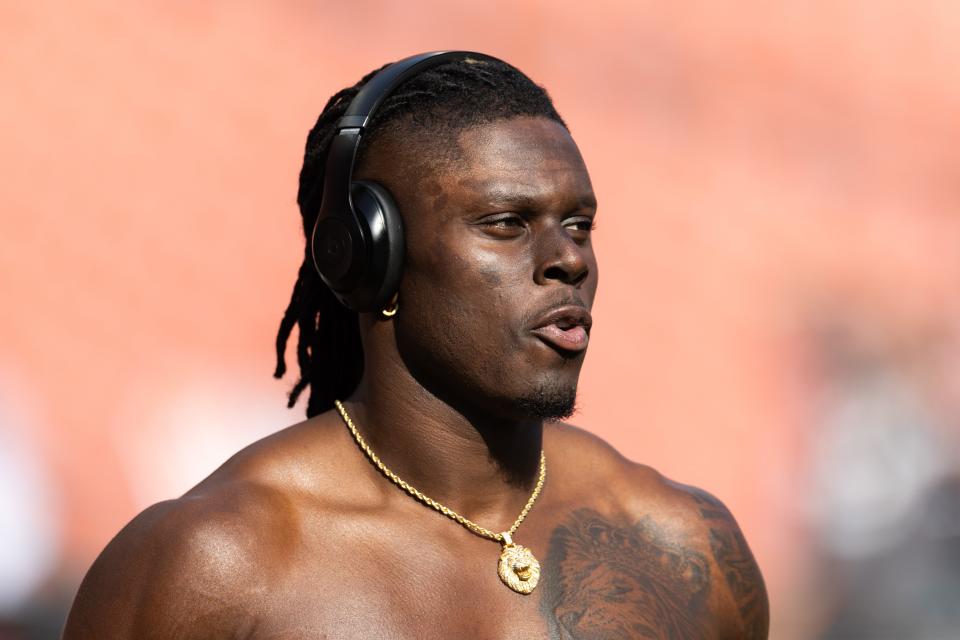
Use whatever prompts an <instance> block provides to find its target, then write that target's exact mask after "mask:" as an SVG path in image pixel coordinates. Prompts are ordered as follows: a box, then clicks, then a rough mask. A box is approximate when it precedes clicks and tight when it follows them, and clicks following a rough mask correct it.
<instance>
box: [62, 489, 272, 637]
mask: <svg viewBox="0 0 960 640" xmlns="http://www.w3.org/2000/svg"><path fill="white" fill-rule="evenodd" d="M211 507H212V505H210V504H209V503H207V502H205V501H204V500H198V499H186V498H181V499H180V500H176V501H170V502H164V503H160V504H157V505H154V506H152V507H150V508H149V509H147V510H146V511H144V512H143V513H141V514H140V515H139V516H137V517H136V518H135V519H134V520H133V521H132V522H131V523H130V524H129V525H127V526H126V527H125V528H124V529H123V530H122V531H121V532H120V533H119V534H118V535H117V536H116V537H115V538H114V539H113V540H112V541H111V542H110V544H109V545H108V546H107V548H106V549H104V551H103V552H102V553H101V554H100V556H99V557H98V558H97V560H96V561H95V562H94V564H93V566H92V567H91V568H90V571H89V572H88V573H87V575H86V577H85V578H84V580H83V583H82V584H81V586H80V591H79V592H78V594H77V597H76V599H75V600H74V603H73V607H72V608H71V610H70V614H69V616H68V618H67V623H66V627H65V629H64V634H63V639H64V640H94V639H96V640H121V639H124V640H125V639H131V640H132V639H134V638H136V639H137V640H147V639H151V638H157V639H159V638H165V639H174V638H175V639H180V638H184V639H189V638H197V639H200V638H204V639H214V638H225V637H235V636H239V637H242V634H243V633H244V631H245V630H246V631H249V630H250V629H251V628H252V626H253V624H254V622H255V620H256V610H255V606H254V604H253V603H254V602H255V600H254V599H253V598H251V597H250V594H251V591H252V589H251V585H255V584H257V581H256V580H254V576H255V571H254V570H253V569H254V567H255V566H256V564H257V552H256V549H255V546H256V543H255V539H254V537H253V533H255V532H253V531H251V529H250V527H249V526H248V525H245V524H244V523H243V522H238V518H237V516H236V512H233V513H231V512H229V511H221V510H218V509H212V508H211Z"/></svg>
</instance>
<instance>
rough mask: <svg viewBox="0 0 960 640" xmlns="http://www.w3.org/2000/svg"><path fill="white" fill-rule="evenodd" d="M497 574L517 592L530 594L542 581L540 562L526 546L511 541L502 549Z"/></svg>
mask: <svg viewBox="0 0 960 640" xmlns="http://www.w3.org/2000/svg"><path fill="white" fill-rule="evenodd" d="M497 574H498V575H499V576H500V579H501V580H502V581H503V584H505V585H507V586H508V587H510V588H511V589H513V590H514V591H516V592H517V593H522V594H523V595H527V594H529V593H530V592H531V591H533V590H534V589H535V588H536V587H537V582H539V581H540V563H539V562H538V561H537V559H536V558H535V557H534V556H533V553H531V552H530V549H527V548H526V547H524V546H522V545H519V544H515V543H513V542H510V543H509V544H505V545H504V546H503V549H502V550H501V551H500V564H499V565H498V566H497Z"/></svg>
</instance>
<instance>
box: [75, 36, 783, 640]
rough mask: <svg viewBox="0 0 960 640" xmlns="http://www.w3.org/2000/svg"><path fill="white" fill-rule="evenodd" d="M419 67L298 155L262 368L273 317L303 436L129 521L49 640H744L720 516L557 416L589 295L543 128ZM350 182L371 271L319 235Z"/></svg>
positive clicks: (586, 250) (580, 222) (751, 586)
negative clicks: (293, 278)
mask: <svg viewBox="0 0 960 640" xmlns="http://www.w3.org/2000/svg"><path fill="white" fill-rule="evenodd" d="M428 58H429V57H425V58H422V59H418V60H417V61H412V62H411V61H409V60H408V61H406V62H405V63H404V64H405V65H406V66H405V67H404V69H405V73H404V74H402V77H401V76H399V75H397V74H396V73H395V74H394V75H395V76H396V77H393V78H392V79H391V78H387V79H384V78H386V76H387V75H389V73H393V72H389V70H388V71H385V72H383V73H381V74H380V75H378V76H375V77H374V78H373V79H372V80H371V76H372V75H373V74H371V75H370V76H367V77H366V78H364V79H363V80H361V82H360V83H358V85H357V86H355V87H352V88H350V89H346V90H344V91H342V92H340V93H338V94H337V95H335V96H334V97H333V98H332V99H331V100H330V102H329V103H328V104H327V106H326V108H325V109H324V111H323V113H322V114H321V116H320V119H319V120H318V122H317V125H316V127H315V128H314V130H313V131H312V132H311V133H310V136H309V137H308V140H307V150H306V156H305V160H304V167H303V170H302V172H301V176H300V191H299V194H298V203H299V205H300V209H301V214H302V216H303V223H304V230H305V232H306V237H307V242H306V251H305V258H304V263H303V266H302V267H301V269H300V275H299V278H298V280H297V286H296V288H295V290H294V294H293V298H292V300H291V303H290V307H289V308H288V310H287V313H286V314H285V316H284V319H283V323H282V325H281V330H280V336H279V337H278V341H277V342H278V346H277V348H278V353H279V365H278V370H277V374H278V375H282V374H283V371H284V366H283V356H282V354H283V349H284V345H285V344H286V339H287V337H288V336H289V334H290V332H291V330H292V328H293V326H294V325H298V326H299V345H298V350H297V351H298V360H299V364H300V370H301V380H300V381H299V382H298V383H297V385H296V386H295V387H294V390H293V392H292V393H291V397H290V403H291V404H293V402H295V401H296V398H297V395H299V393H300V391H302V390H304V389H305V388H306V387H310V400H309V403H308V410H307V415H308V419H307V420H306V421H305V422H301V423H300V424H296V425H294V426H292V427H289V428H287V429H284V430H282V431H280V432H278V433H276V434H274V435H272V436H270V437H267V438H265V439H263V440H261V441H259V442H257V443H255V444H253V445H251V446H249V447H247V448H246V449H244V450H243V451H241V452H240V453H238V454H237V455H235V456H234V457H233V458H231V459H230V460H229V461H228V462H227V463H225V464H224V465H223V466H222V467H221V468H220V469H218V470H216V471H215V472H214V473H213V474H212V475H211V476H210V477H208V478H207V479H206V480H204V481H203V482H201V483H200V484H199V485H197V486H196V487H195V488H194V489H192V490H191V491H189V492H188V493H187V494H186V495H184V496H183V497H181V498H179V499H177V500H170V501H167V502H162V503H160V504H157V505H154V506H152V507H150V508H149V509H147V510H146V511H144V512H143V513H141V514H140V515H138V516H137V517H136V518H135V519H134V520H133V521H132V522H131V523H130V524H129V525H128V526H127V527H126V528H124V529H123V531H121V532H120V533H119V534H118V535H117V537H116V538H114V540H113V541H112V542H110V544H109V545H108V546H107V548H106V549H105V550H104V551H103V553H102V554H101V555H100V557H99V558H98V559H97V561H96V562H95V563H94V565H93V567H92V568H91V569H90V571H89V573H88V574H87V577H86V579H85V580H84V582H83V585H82V586H81V588H80V592H79V594H78V595H77V598H76V601H75V603H74V606H73V609H72V611H71V613H70V616H69V619H68V621H67V626H66V631H65V636H64V637H65V638H66V639H67V640H81V639H84V640H86V639H91V640H92V639H96V640H111V639H121V638H123V639H136V640H148V639H153V638H157V639H161V638H163V639H168V638H177V639H179V638H196V639H204V640H209V639H215V638H274V639H280V638H283V639H289V640H294V639H297V640H299V639H307V638H311V639H312V638H363V639H379V638H384V639H398V638H410V639H418V640H424V639H432V638H469V639H473V638H477V639H481V638H482V639H486V638H489V639H501V638H503V639H506V638H511V639H514V638H552V639H561V638H562V639H586V638H591V639H592V638H604V639H607V638H670V639H697V640H701V639H709V638H750V639H755V638H766V635H767V625H768V605H767V599H766V594H765V591H764V586H763V580H762V578H761V576H760V572H759V570H758V568H757V565H756V563H755V561H754V559H753V556H752V555H751V553H750V551H749V549H748V547H747V544H746V542H745V541H744V538H743V536H742V535H741V533H740V530H739V528H738V527H737V525H736V523H735V521H734V519H733V517H732V516H731V515H730V513H729V512H728V511H727V509H726V508H724V506H723V504H722V503H720V502H719V501H718V500H717V499H716V498H713V497H712V496H710V495H709V494H707V493H705V492H703V491H700V490H698V489H695V488H692V487H689V486H684V485H681V484H677V483H675V482H672V481H670V480H667V479H666V478H664V477H663V476H661V475H660V474H659V473H657V472H656V471H654V470H653V469H650V468H649V467H646V466H643V465H640V464H635V463H633V462H630V461H629V460H626V459H625V458H623V457H622V456H620V455H619V454H618V453H617V452H616V451H615V450H613V449H612V448H611V447H610V446H609V445H607V444H606V443H604V442H602V441H601V440H599V439H598V438H596V437H595V436H592V435H590V434H589V433H586V432H584V431H581V430H580V429H577V428H576V427H573V426H570V425H568V424H564V423H562V422H559V420H560V419H562V418H565V417H567V416H569V415H570V414H571V412H572V410H573V406H574V400H575V396H576V388H577V379H578V377H579V373H580V367H581V364H582V363H583V358H584V354H585V349H586V346H587V342H588V339H589V338H588V334H589V332H590V325H591V318H590V313H589V309H590V307H591V305H592V303H593V299H594V293H595V291H596V287H597V263H596V258H595V256H594V252H593V248H592V246H591V240H590V235H591V229H592V228H593V224H594V216H595V214H596V199H595V197H594V193H593V189H592V187H591V185H590V178H589V176H588V174H587V169H586V167H585V166H584V163H583V160H582V158H581V157H580V153H579V151H578V150H577V146H576V145H575V144H574V142H573V139H572V138H571V137H570V133H569V131H568V130H567V128H566V125H565V124H564V123H563V121H562V120H561V118H560V116H559V115H558V114H557V112H556V111H555V110H554V108H553V105H552V103H551V101H550V99H549V97H548V96H547V94H546V93H545V92H544V91H543V89H541V88H540V87H538V86H537V85H535V84H534V83H533V82H531V81H530V80H529V79H528V78H527V77H526V76H524V75H523V74H522V73H520V72H519V71H517V70H516V69H514V68H513V67H510V66H509V65H506V64H504V63H502V62H500V61H497V60H494V59H492V58H487V57H485V56H480V55H477V54H470V55H467V54H462V53H461V54H446V55H444V56H439V57H435V58H429V59H428ZM417 65H418V66H417ZM399 68H400V67H393V69H394V71H397V69H399ZM385 74H386V75H385ZM367 84H369V85H370V86H371V87H372V86H374V85H375V84H379V85H382V86H379V88H377V89H376V91H373V90H371V91H372V93H369V92H368V94H367V95H365V96H364V94H361V97H362V100H361V98H357V100H354V98H355V97H356V96H357V94H358V89H359V87H361V86H365V85H367ZM376 93H379V95H374V96H373V97H371V95H373V94H376ZM358 100H359V101H361V102H363V101H366V102H367V105H366V106H363V105H360V106H358V105H357V104H356V102H357V101H358ZM351 102H353V103H354V104H351ZM371 103H376V104H373V106H372V107H371V106H370V105H371ZM348 108H349V109H350V110H349V111H348ZM364 110H366V111H372V115H370V117H369V120H368V119H367V118H366V117H365V116H366V115H368V114H366V113H364ZM358 111H359V112H360V115H358V114H357V112H358ZM345 114H346V117H344V116H345ZM364 127H365V128H364ZM361 128H362V131H361ZM361 133H362V134H363V135H362V140H363V143H362V144H360V143H359V139H360V134H361ZM358 147H359V151H357V148H358ZM331 149H333V151H331ZM354 152H356V153H357V155H356V157H354ZM328 157H329V158H331V159H330V160H329V161H328ZM351 172H352V173H351ZM351 180H353V181H371V182H373V181H375V182H376V183H377V185H379V186H376V185H370V184H369V182H368V183H364V184H365V186H361V187H355V188H354V190H353V191H352V194H353V206H354V208H356V209H358V210H360V209H362V210H363V211H364V212H370V211H372V212H373V213H362V214H359V215H361V217H363V216H373V217H374V218H376V216H380V215H382V216H384V218H383V221H384V222H383V224H384V225H385V226H386V227H388V228H387V229H383V228H381V229H379V230H377V229H375V230H373V231H370V230H367V231H368V235H375V234H376V233H386V234H389V233H392V232H394V231H396V232H397V233H401V234H403V235H401V236H399V238H400V240H399V244H398V240H397V237H394V236H391V237H390V238H388V239H384V242H385V244H383V245H382V246H381V245H377V246H376V247H374V248H372V249H370V250H369V251H371V252H373V253H374V254H377V252H379V251H381V250H383V251H387V252H388V253H389V252H392V253H389V255H385V256H380V257H376V256H375V257H373V258H369V257H368V255H370V254H368V253H367V251H368V250H367V249H363V248H362V247H360V248H359V249H358V247H359V245H352V244H350V243H351V242H354V240H352V239H351V237H350V236H347V235H344V233H346V232H344V231H343V230H342V229H339V228H336V227H337V225H339V224H348V225H349V223H350V220H352V219H353V218H352V216H353V214H352V213H351V211H350V209H349V207H350V206H351V205H350V204H349V202H348V201H347V199H346V196H345V195H344V194H345V193H346V192H347V185H349V184H352V183H351ZM386 191H389V193H388V194H387V195H383V194H384V193H386ZM391 196H392V199H393V201H394V204H391V203H390V202H388V200H387V199H389V198H390V197H391ZM338 207H339V208H340V209H339V211H340V213H338V209H337V208H338ZM391 207H395V208H396V209H397V210H398V211H399V212H400V213H397V212H396V211H393V210H391V211H388V212H386V213H380V212H381V211H382V210H385V209H391ZM344 208H346V217H343V215H341V214H342V212H343V210H344ZM388 214H389V215H388ZM400 214H402V227H400V224H401V223H398V222H397V221H396V220H393V217H392V216H395V215H396V216H399V215H400ZM318 216H319V217H320V219H321V221H322V222H321V225H320V226H319V227H318V231H317V234H316V238H314V239H315V240H316V242H315V243H311V237H312V236H313V235H314V233H313V229H314V226H315V222H316V220H317V218H318ZM338 216H339V217H338ZM330 220H334V221H333V222H330ZM344 220H346V221H347V222H346V223H344ZM324 221H325V222H324ZM371 224H373V226H377V223H376V222H374V223H371ZM324 225H326V226H324ZM391 225H395V226H397V227H400V228H392V227H391ZM378 237H379V236H378ZM381 239H383V238H381ZM312 247H313V249H312ZM383 247H387V248H386V249H384V248H383ZM404 247H405V255H404V254H403V251H404ZM314 249H315V251H314ZM377 255H379V254H377ZM365 261H366V262H365ZM315 262H316V265H315ZM357 264H359V265H360V266H359V267H358V266H356V265H357ZM352 269H353V270H354V271H351V270H352ZM318 270H320V271H322V272H323V276H322V278H321V276H320V275H318ZM371 273H374V276H370V274H371ZM357 274H360V275H359V276H357ZM397 282H398V283H399V284H397ZM328 285H329V286H328ZM331 288H332V289H335V290H336V293H333V292H332V290H331ZM395 289H398V292H397V291H394V290H395ZM394 293H397V295H396V296H394V295H393V294H394ZM341 302H346V304H348V305H350V306H351V307H352V308H353V309H358V310H359V312H354V311H351V310H350V309H348V308H347V307H346V306H344V305H342V304H340V303H341ZM336 398H343V399H344V403H343V405H342V411H341V410H340V409H339V408H337V407H335V403H334V400H335V399H336ZM348 423H352V425H353V427H354V429H355V431H356V434H354V433H353V432H352V431H351V430H350V429H348V427H347V426H346V425H347V424H348ZM361 441H362V442H364V443H365V444H364V445H360V442H361ZM364 449H366V451H365V450H364ZM541 451H542V454H543V455H542V456H541ZM373 456H377V457H378V458H377V459H378V460H379V461H380V465H383V469H378V468H377V466H376V465H375V463H374V460H373ZM401 483H406V485H407V487H415V488H416V490H419V491H420V492H422V493H421V496H429V499H427V498H422V499H417V498H414V497H413V496H412V495H411V493H409V492H408V490H407V489H405V488H403V487H402V486H401ZM430 500H432V501H433V505H432V506H431V505H428V504H426V502H429V501H430ZM444 510H446V513H444V512H443V511H444ZM524 513H525V517H523V515H524ZM518 516H519V517H518ZM463 518H468V519H469V521H467V520H462V519H463ZM458 519H461V520H462V521H458ZM473 523H476V524H473ZM504 532H506V533H504Z"/></svg>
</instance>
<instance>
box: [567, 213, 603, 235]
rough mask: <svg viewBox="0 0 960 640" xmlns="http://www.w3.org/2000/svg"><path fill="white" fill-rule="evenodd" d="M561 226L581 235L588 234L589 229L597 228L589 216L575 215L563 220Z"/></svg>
mask: <svg viewBox="0 0 960 640" xmlns="http://www.w3.org/2000/svg"><path fill="white" fill-rule="evenodd" d="M563 226H564V227H566V228H567V229H568V230H569V231H571V232H573V233H576V234H578V235H581V236H586V235H589V234H590V232H591V231H593V230H594V229H596V228H597V225H596V223H595V222H594V220H593V218H591V217H590V216H575V217H573V218H567V219H566V220H564V221H563Z"/></svg>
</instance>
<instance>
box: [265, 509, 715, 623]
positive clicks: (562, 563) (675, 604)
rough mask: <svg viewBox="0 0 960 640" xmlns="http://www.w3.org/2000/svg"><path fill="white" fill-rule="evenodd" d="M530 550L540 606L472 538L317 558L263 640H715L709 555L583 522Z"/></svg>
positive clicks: (402, 540)
mask: <svg viewBox="0 0 960 640" xmlns="http://www.w3.org/2000/svg"><path fill="white" fill-rule="evenodd" d="M581 515H582V517H581V518H580V519H573V520H570V521H569V522H568V523H567V524H566V525H558V526H554V527H549V528H542V529H539V530H538V529H533V528H531V530H530V531H529V532H528V534H527V536H525V537H523V539H518V543H521V544H525V545H527V546H529V547H530V549H531V551H532V552H533V553H534V555H535V556H536V557H537V558H538V560H539V562H540V565H541V575H540V581H539V584H538V586H537V587H536V589H534V590H533V592H532V593H530V594H529V595H521V594H519V593H516V592H514V591H512V590H511V589H509V588H508V587H507V586H505V585H504V584H503V582H502V581H501V579H500V577H499V575H498V571H497V569H498V563H499V558H500V552H501V549H500V546H499V545H498V544H497V543H494V542H492V541H488V540H484V539H481V538H477V537H475V536H473V535H472V534H469V533H468V532H465V531H464V532H460V531H458V530H457V529H454V530H453V532H450V533H447V534H446V535H445V536H444V535H440V536H438V535H430V534H427V532H424V534H425V535H414V536H411V535H409V532H404V534H401V533H400V532H399V531H393V530H392V529H391V528H390V527H381V528H379V529H371V530H370V531H368V532H367V534H366V535H364V536H358V537H355V538H354V540H355V541H354V542H353V543H351V544H349V545H343V546H342V547H340V548H336V547H333V548H331V547H327V548H326V549H325V550H324V551H322V552H319V551H318V550H316V549H314V550H312V551H311V550H309V549H305V550H304V553H302V554H300V556H299V557H298V558H296V559H295V561H294V562H292V563H291V570H290V571H289V572H288V574H287V577H286V579H285V581H284V583H283V584H282V585H277V589H275V590H274V591H273V593H272V594H270V596H269V601H268V603H267V604H266V606H265V607H264V608H263V610H262V612H261V613H260V615H259V616H258V625H257V628H256V632H255V633H253V634H251V637H256V638H261V637H262V638H274V639H280V638H283V639H287V640H294V639H297V640H299V639H300V638H317V637H320V638H331V639H333V638H358V637H362V638H370V639H375V638H391V639H403V638H416V639H421V640H429V639H432V638H451V637H453V638H476V639H477V640H487V639H489V640H500V639H506V638H510V639H518V638H519V639H523V638H530V639H533V638H537V639H542V638H551V639H562V640H581V639H592V638H671V639H674V638H678V639H683V638H691V639H693V638H696V639H697V640H702V639H706V638H711V637H715V636H716V634H715V632H713V631H712V629H714V626H715V625H714V624H713V620H712V618H711V615H710V612H709V608H710V607H709V597H710V591H711V580H712V576H710V575H709V568H708V564H707V562H706V560H705V558H704V557H703V555H702V554H700V553H699V552H698V551H696V550H694V549H684V548H683V547H682V546H678V545H671V544H668V543H665V542H663V541H659V540H656V539H655V538H654V537H652V536H651V535H649V534H648V533H649V532H646V530H642V529H636V528H628V527H626V528H625V527H618V526H616V525H613V524H610V523H609V522H606V521H604V520H602V519H597V518H591V517H588V516H585V515H583V514H581Z"/></svg>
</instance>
